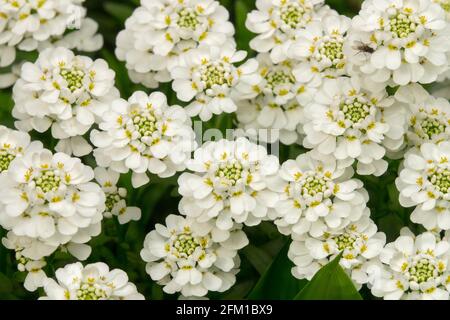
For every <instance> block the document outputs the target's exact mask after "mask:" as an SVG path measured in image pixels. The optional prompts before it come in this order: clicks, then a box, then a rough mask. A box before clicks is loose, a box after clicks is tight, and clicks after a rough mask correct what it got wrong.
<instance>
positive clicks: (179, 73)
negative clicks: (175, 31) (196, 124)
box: [171, 43, 261, 121]
mask: <svg viewBox="0 0 450 320" xmlns="http://www.w3.org/2000/svg"><path fill="white" fill-rule="evenodd" d="M246 55H247V53H246V52H245V51H236V47H235V45H234V44H230V43H228V44H226V45H223V46H222V47H216V46H202V47H199V48H198V49H195V50H191V51H189V52H188V53H186V55H185V56H184V60H185V62H184V64H183V65H182V66H177V67H174V68H173V69H172V70H171V77H172V78H173V80H174V81H173V84H172V88H173V90H174V91H175V92H176V93H177V97H178V99H180V100H181V101H184V102H190V103H189V105H188V106H187V107H186V110H187V112H188V114H189V115H190V116H191V117H194V116H197V115H198V116H199V117H200V119H201V120H202V121H208V120H210V119H211V117H212V115H213V114H221V113H223V112H225V113H231V112H235V111H236V109H237V106H236V103H235V101H236V100H241V99H250V98H253V97H255V96H256V95H257V91H256V90H255V88H254V86H255V85H257V84H258V83H259V82H260V80H261V76H260V75H259V74H258V73H257V69H258V63H257V61H256V60H255V59H249V60H247V61H246V62H245V63H244V64H242V65H241V66H239V67H237V66H236V65H235V64H236V63H238V62H241V61H242V60H244V58H245V57H246Z"/></svg>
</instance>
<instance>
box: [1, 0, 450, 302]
mask: <svg viewBox="0 0 450 320" xmlns="http://www.w3.org/2000/svg"><path fill="white" fill-rule="evenodd" d="M83 1H84V0H63V1H54V0H53V1H52V0H46V1H31V0H16V1H10V0H0V68H3V67H6V66H9V65H11V64H13V62H14V60H15V52H16V50H24V51H31V50H38V51H39V52H40V54H39V57H38V59H37V61H35V62H34V63H31V62H26V63H24V64H23V65H21V67H20V68H19V67H18V65H15V66H13V67H12V70H11V72H15V73H17V74H18V75H19V79H18V80H17V82H16V83H15V85H14V87H13V100H14V103H15V105H14V107H13V110H12V116H13V117H14V118H15V120H16V122H15V126H16V128H17V129H18V130H20V131H16V130H12V129H8V128H6V127H3V126H0V185H1V187H2V191H1V192H0V225H1V226H2V227H3V228H4V229H5V230H6V231H7V235H6V237H4V238H3V239H2V243H3V245H4V246H5V247H7V248H8V249H10V250H13V251H14V253H15V259H16V262H17V266H18V269H19V270H20V271H24V272H27V276H26V279H25V283H24V285H25V288H26V289H27V290H30V291H34V290H36V289H37V288H39V287H43V288H44V291H45V295H46V296H44V297H42V299H70V300H72V299H77V300H99V299H142V298H144V297H143V296H142V295H141V294H139V293H138V291H137V288H136V286H134V285H133V284H132V283H130V282H129V281H128V276H127V275H126V274H125V273H124V272H123V271H121V270H117V269H116V270H112V271H110V270H109V267H108V266H107V265H106V264H104V263H95V264H90V265H87V266H85V267H83V265H82V264H81V263H79V262H78V263H74V264H69V265H66V266H65V267H64V268H62V269H58V270H57V271H56V279H57V281H55V280H52V279H49V278H47V276H46V271H47V270H48V269H50V268H47V267H46V266H47V263H48V261H49V260H48V259H47V260H46V257H49V256H50V255H52V254H53V253H54V252H55V251H56V250H58V249H59V250H62V251H68V252H70V253H71V254H72V255H73V256H75V257H76V258H77V259H78V260H84V259H86V258H87V257H88V256H89V254H90V251H91V248H90V247H89V245H87V242H88V241H89V240H90V239H91V238H92V237H94V236H96V235H98V234H99V233H100V231H101V222H102V220H103V218H104V217H106V218H111V217H113V216H115V217H117V220H118V223H119V224H125V223H128V222H130V221H132V220H134V221H137V220H139V219H140V217H141V208H138V207H134V206H129V205H128V204H127V200H129V199H127V193H128V192H130V191H131V190H127V189H126V188H123V187H121V183H122V182H123V181H122V180H121V174H123V175H125V174H129V175H128V176H127V177H130V178H131V185H132V187H133V188H136V189H137V188H141V187H142V188H147V187H144V186H145V185H146V184H147V183H149V181H150V178H151V175H156V176H158V177H159V178H161V179H164V178H170V177H173V180H174V181H175V179H177V183H178V193H179V194H180V195H181V200H180V202H179V203H178V211H179V213H180V215H172V214H171V215H168V216H166V220H165V224H164V225H163V224H156V226H155V230H153V231H151V232H150V233H149V234H148V235H147V237H146V238H145V241H144V244H143V249H142V250H141V252H140V253H141V257H142V259H143V260H144V261H145V262H146V272H147V273H148V274H149V275H150V277H151V279H152V280H153V281H156V282H157V283H158V284H160V285H161V286H163V291H164V292H165V293H167V294H180V295H181V297H186V298H202V297H205V296H207V295H208V294H209V293H210V292H224V291H227V290H228V289H230V288H231V286H233V285H234V283H235V282H236V274H237V273H238V272H239V268H240V258H239V255H238V251H239V250H240V249H242V248H243V247H245V246H246V245H247V244H248V243H249V240H248V238H247V235H246V234H245V232H244V229H243V228H244V226H245V228H246V227H252V226H256V225H258V224H260V223H261V222H262V221H272V222H273V223H274V224H275V225H276V227H277V228H278V230H279V232H280V233H282V234H283V235H288V236H289V237H290V238H291V239H292V243H291V245H290V248H289V253H288V257H289V258H290V259H291V260H292V262H293V263H294V265H295V266H294V267H293V268H292V274H293V276H294V277H296V278H299V279H308V280H310V279H312V278H313V277H314V275H315V274H316V273H317V272H318V271H319V269H320V268H321V267H323V266H324V265H326V264H327V263H329V262H330V261H332V260H333V259H335V258H336V257H338V256H341V260H340V261H339V264H340V266H341V267H342V268H343V269H344V270H345V272H346V273H347V274H348V275H349V277H350V278H351V280H352V281H353V283H354V284H355V286H356V287H357V288H358V289H360V288H361V286H362V285H366V286H367V287H368V288H369V289H370V290H371V291H372V294H373V295H374V296H376V297H382V298H384V299H447V300H448V299H450V295H449V293H450V271H448V264H449V262H450V260H449V258H450V164H449V163H450V162H449V161H450V141H448V140H449V139H448V138H449V136H450V103H449V102H448V101H447V100H445V99H443V98H437V97H434V96H433V95H431V94H430V93H428V91H427V90H426V89H425V88H424V87H422V85H423V84H429V83H432V82H438V81H442V80H444V79H445V78H446V77H447V76H448V74H450V13H449V12H450V3H449V1H448V0H445V1H444V0H366V1H364V3H363V5H362V8H361V11H360V12H359V14H358V15H356V16H355V17H354V18H353V19H350V18H348V17H345V16H342V15H339V14H338V13H337V12H336V11H334V10H332V9H330V8H329V7H328V6H326V5H324V1H323V0H257V1H256V10H254V11H252V12H250V13H249V14H248V16H247V20H246V26H247V28H248V29H249V30H250V31H251V32H253V33H255V34H256V36H255V37H254V38H253V39H252V40H251V42H250V47H251V48H252V49H253V50H255V51H256V57H255V58H249V59H246V58H247V53H246V52H245V51H241V50H238V47H237V44H236V42H235V40H234V39H233V35H234V26H233V25H232V24H231V22H230V21H228V20H229V13H228V12H227V10H226V9H225V8H224V7H223V6H221V5H220V3H219V1H215V0H141V5H140V6H139V7H138V8H137V9H136V10H135V11H134V12H133V14H132V16H131V17H130V18H129V19H128V20H127V21H126V25H125V29H124V30H123V31H121V32H120V33H119V35H118V36H117V39H116V42H117V48H116V51H115V53H116V56H117V58H118V59H119V60H120V61H123V62H125V66H126V68H127V70H128V72H129V76H130V78H131V80H132V81H133V82H136V83H141V84H143V85H144V86H146V87H149V88H156V87H158V85H159V83H160V82H172V83H171V88H172V90H173V94H172V95H171V97H169V101H168V98H167V97H166V96H165V95H164V94H163V93H161V92H159V91H156V92H152V93H145V92H143V91H136V92H134V93H133V94H132V95H131V96H130V97H126V98H125V99H122V98H121V97H120V93H119V91H118V90H117V89H116V87H115V72H114V71H113V70H112V69H111V68H110V67H109V66H108V64H107V63H106V62H105V61H104V60H102V59H97V60H93V59H91V58H89V57H86V56H82V55H76V53H74V52H73V51H71V49H76V50H81V51H92V50H96V49H98V44H99V43H102V39H101V36H99V35H96V32H97V27H98V26H97V24H96V22H94V21H92V20H90V19H87V18H85V15H86V12H85V10H84V9H83V7H82V6H81V4H82V3H83ZM77 21H78V22H80V25H79V26H78V27H79V29H78V30H73V31H72V32H67V31H68V29H70V28H71V26H72V25H71V23H74V22H77ZM11 81H12V82H14V81H15V77H14V76H11V75H6V76H5V75H0V86H3V85H4V83H7V82H11ZM169 94H170V93H169ZM175 98H177V99H178V100H180V101H181V103H182V104H184V107H182V106H178V105H172V104H173V103H172V101H173V100H176V99H175ZM181 103H180V104H181ZM232 113H236V118H237V122H233V124H236V126H237V127H239V129H242V130H243V131H244V134H245V135H246V136H250V137H251V138H255V137H257V138H259V139H260V140H262V141H263V142H265V143H267V142H269V143H276V142H278V141H280V142H281V143H283V144H286V145H294V147H292V148H289V149H288V152H287V153H284V152H283V156H285V155H286V154H289V156H290V157H291V159H287V160H286V161H284V162H283V163H282V164H281V165H280V160H279V158H278V157H277V156H275V155H272V154H270V153H269V151H268V149H266V148H265V147H264V146H262V145H258V144H257V143H255V142H253V140H249V139H248V138H247V137H239V138H236V139H234V140H231V139H228V140H227V139H215V140H214V141H209V142H205V143H203V144H202V145H199V143H200V142H202V141H200V137H196V132H194V129H193V122H192V119H191V118H194V117H199V118H200V120H201V121H205V122H206V121H209V120H211V119H212V117H213V116H214V115H222V114H232ZM226 119H227V121H228V120H230V122H232V121H233V120H234V119H233V116H232V115H227V116H226ZM218 120H220V121H221V120H222V117H220V118H219V119H218ZM212 126H213V127H214V129H223V128H222V126H219V125H217V123H216V125H214V124H212ZM194 127H195V126H194ZM208 127H211V126H209V124H208ZM217 127H219V128H217ZM33 130H35V131H37V132H38V133H44V132H47V131H50V133H51V136H52V137H53V138H54V139H55V142H57V144H56V146H55V148H54V151H55V152H53V151H50V150H48V149H45V148H44V146H43V144H42V143H41V142H39V141H35V142H31V138H30V136H29V135H28V133H27V132H30V131H33ZM261 131H266V133H267V135H266V136H263V135H261V134H260V133H261ZM196 138H198V139H199V140H198V141H197V140H196ZM52 142H53V141H52ZM90 143H92V145H93V146H91V144H90ZM306 149H307V151H305V152H303V153H301V154H300V155H298V153H296V152H297V151H298V150H302V151H304V150H306ZM273 150H274V149H273V148H272V147H271V149H270V151H273ZM91 152H92V155H91V156H89V155H90V153H91ZM294 153H295V155H296V156H297V155H298V156H297V157H296V158H295V159H293V157H292V154H294ZM72 155H74V156H75V157H77V158H73V157H72ZM84 156H89V157H87V158H86V163H89V164H92V168H91V167H90V166H87V165H84V164H83V163H82V162H81V160H80V158H81V157H84ZM398 163H400V167H399V168H400V169H399V172H398V177H397V179H396V180H395V186H396V187H397V189H398V191H399V203H400V205H401V206H403V207H406V208H411V211H412V213H411V214H410V216H409V219H410V220H411V222H413V223H416V224H418V228H419V229H417V230H418V232H419V233H420V232H421V233H420V234H419V235H418V236H417V237H416V236H415V235H414V234H413V233H412V232H411V231H409V230H407V229H403V230H402V231H401V233H400V236H399V237H398V238H397V239H396V240H395V241H394V242H391V243H388V244H386V235H385V234H384V233H383V232H381V231H380V230H379V228H378V227H379V226H377V224H376V223H377V222H378V218H379V217H380V216H382V215H383V214H384V213H382V212H376V213H375V214H373V213H371V212H370V209H369V207H368V206H367V203H368V202H369V193H368V192H367V191H366V189H365V188H364V185H363V182H362V181H361V180H364V181H372V179H373V180H375V178H373V177H363V178H361V180H360V179H358V178H357V175H360V176H376V177H377V178H376V179H379V181H381V182H382V183H384V177H385V175H384V174H385V173H386V172H388V174H387V175H389V176H392V168H393V166H395V165H396V164H398ZM388 169H389V170H388ZM184 171H186V172H184ZM177 174H179V176H177ZM127 177H123V178H127ZM94 180H95V181H96V182H93V181H94ZM119 180H120V182H119ZM391 181H392V183H393V181H394V179H392V180H391ZM381 182H380V186H379V187H380V188H383V187H385V186H382V185H381ZM390 186H391V185H389V186H387V187H388V189H389V196H390V199H391V196H392V194H393V193H392V191H393V190H391V189H390ZM153 187H154V186H153V185H151V186H149V189H150V188H153ZM368 189H369V190H372V188H370V187H368ZM141 190H143V189H141ZM141 190H139V191H141ZM139 191H137V192H136V193H134V191H133V194H132V197H131V198H133V199H135V198H137V197H139V195H142V193H140V192H139ZM143 191H145V192H147V189H145V190H143ZM173 191H176V190H173ZM394 191H395V190H394ZM145 194H147V193H145ZM172 195H173V194H172ZM405 212H407V210H405ZM402 218H403V217H402ZM405 218H408V217H405ZM158 219H159V218H158ZM380 227H381V224H380ZM380 229H381V230H382V228H380ZM444 232H446V235H445V236H443V233H444Z"/></svg>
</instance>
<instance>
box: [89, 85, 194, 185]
mask: <svg viewBox="0 0 450 320" xmlns="http://www.w3.org/2000/svg"><path fill="white" fill-rule="evenodd" d="M99 127H100V129H101V131H98V130H93V131H92V134H91V141H92V143H93V144H94V145H95V146H96V147H97V149H96V150H95V151H94V156H95V159H96V161H97V164H98V165H99V166H101V167H109V168H111V169H112V170H114V171H116V172H119V173H126V172H128V171H129V170H131V171H132V172H133V175H132V183H133V186H134V187H135V188H137V187H140V186H142V185H144V184H146V183H147V182H148V181H149V178H148V176H147V172H151V173H153V174H157V175H158V176H160V177H163V178H165V177H170V176H173V175H174V174H175V173H176V172H177V171H182V170H184V169H185V163H186V160H187V159H189V157H190V153H191V151H193V150H194V149H195V148H196V142H195V134H194V131H193V130H192V128H191V119H190V118H189V116H188V115H187V114H186V111H185V110H184V109H183V108H181V107H180V106H168V105H167V99H166V96H165V95H164V94H162V93H161V92H154V93H152V94H150V96H149V95H147V94H145V93H144V92H142V91H138V92H135V93H134V94H133V95H132V96H131V97H130V99H128V101H125V100H123V99H117V100H114V101H113V102H112V107H111V110H110V111H109V112H107V113H106V114H105V115H104V116H103V119H102V121H101V122H100V125H99Z"/></svg>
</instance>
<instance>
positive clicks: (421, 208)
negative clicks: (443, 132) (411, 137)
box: [395, 141, 450, 230]
mask: <svg viewBox="0 0 450 320" xmlns="http://www.w3.org/2000/svg"><path fill="white" fill-rule="evenodd" d="M449 159H450V142H448V141H445V142H441V143H440V144H438V145H436V144H433V143H424V144H422V146H421V147H420V149H419V150H414V151H413V150H412V151H411V152H409V153H408V154H406V158H405V161H404V168H403V169H402V170H401V171H400V175H399V177H398V178H397V179H396V180H395V184H396V186H397V189H398V190H399V191H400V198H399V200H400V204H401V205H402V206H404V207H414V206H416V207H415V209H414V211H413V212H412V214H411V221H412V222H414V223H419V224H422V225H423V226H424V227H425V228H426V229H427V230H431V229H434V228H437V229H443V230H448V229H450V201H449V200H450V163H449Z"/></svg>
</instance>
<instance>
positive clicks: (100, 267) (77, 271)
mask: <svg viewBox="0 0 450 320" xmlns="http://www.w3.org/2000/svg"><path fill="white" fill-rule="evenodd" d="M55 275H56V280H57V281H55V280H54V279H50V278H49V279H47V281H45V285H44V291H45V294H46V296H43V297H40V298H39V299H42V300H144V296H143V295H142V294H140V293H139V292H138V291H137V288H136V286H135V285H134V284H133V283H131V282H129V281H128V276H127V274H126V273H125V272H124V271H122V270H120V269H113V270H111V271H110V270H109V267H108V266H107V265H106V264H105V263H103V262H97V263H92V264H88V265H86V266H85V267H83V265H82V264H81V263H80V262H76V263H72V264H68V265H66V266H65V267H64V268H59V269H58V270H56V272H55Z"/></svg>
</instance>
